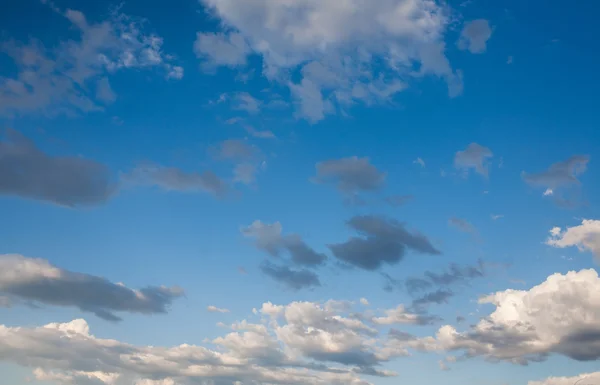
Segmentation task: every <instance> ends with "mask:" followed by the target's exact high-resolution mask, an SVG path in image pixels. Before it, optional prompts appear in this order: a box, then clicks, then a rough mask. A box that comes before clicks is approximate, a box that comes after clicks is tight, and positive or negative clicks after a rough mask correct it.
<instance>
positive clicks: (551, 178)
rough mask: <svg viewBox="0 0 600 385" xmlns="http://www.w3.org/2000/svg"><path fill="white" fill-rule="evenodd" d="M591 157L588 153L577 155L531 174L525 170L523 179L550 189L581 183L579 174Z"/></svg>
mask: <svg viewBox="0 0 600 385" xmlns="http://www.w3.org/2000/svg"><path fill="white" fill-rule="evenodd" d="M589 161H590V157H589V156H587V155H575V156H572V157H570V158H569V159H567V160H565V161H564V162H557V163H554V164H552V165H551V166H550V167H549V168H548V169H547V170H546V171H542V172H540V173H533V174H529V173H526V172H525V171H523V172H522V173H521V176H522V178H523V180H524V181H525V182H526V183H528V184H530V185H532V186H540V187H543V188H548V189H557V188H560V187H563V186H568V185H577V184H579V183H580V182H579V179H577V176H579V175H581V174H583V173H584V172H585V171H586V168H587V164H588V163H589Z"/></svg>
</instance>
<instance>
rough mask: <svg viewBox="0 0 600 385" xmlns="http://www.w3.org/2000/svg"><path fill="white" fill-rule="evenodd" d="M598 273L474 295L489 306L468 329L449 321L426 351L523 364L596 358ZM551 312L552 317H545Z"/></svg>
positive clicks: (599, 317) (599, 342)
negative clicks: (553, 356)
mask: <svg viewBox="0 0 600 385" xmlns="http://www.w3.org/2000/svg"><path fill="white" fill-rule="evenodd" d="M599 293H600V278H599V277H598V273H597V272H596V271H595V270H593V269H589V270H581V271H579V272H576V271H571V272H568V273H567V274H564V275H563V274H560V273H556V274H553V275H551V276H549V277H548V278H547V279H546V281H544V282H542V283H541V284H539V285H537V286H534V287H533V288H531V289H530V290H528V291H526V290H512V289H509V290H506V291H499V292H496V293H493V294H490V295H487V296H484V297H482V298H480V299H479V303H480V304H491V305H493V306H494V307H495V309H494V311H493V312H492V313H491V314H490V315H489V316H487V317H485V318H483V319H481V320H480V321H479V323H477V324H476V325H474V326H472V327H471V328H470V329H469V330H467V331H464V332H458V331H457V330H456V329H455V328H454V327H452V326H450V325H446V326H443V327H441V328H440V329H439V331H438V332H437V335H436V338H435V339H436V343H435V344H434V345H432V346H431V347H429V348H428V350H432V351H463V352H465V355H466V357H475V356H482V357H484V358H486V359H487V360H490V361H507V362H511V363H514V364H520V365H526V364H528V363H530V362H539V361H543V360H545V359H546V358H547V357H548V356H550V355H551V354H560V355H564V356H567V357H569V358H571V359H573V360H577V361H593V360H598V359H599V358H600V337H599V336H600V327H599V326H598V325H600V294H599ZM548 315H552V316H548Z"/></svg>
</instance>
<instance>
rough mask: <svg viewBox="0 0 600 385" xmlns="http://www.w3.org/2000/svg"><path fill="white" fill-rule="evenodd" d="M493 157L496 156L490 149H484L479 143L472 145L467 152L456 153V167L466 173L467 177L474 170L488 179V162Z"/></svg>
mask: <svg viewBox="0 0 600 385" xmlns="http://www.w3.org/2000/svg"><path fill="white" fill-rule="evenodd" d="M493 156H494V154H493V153H492V151H491V150H490V149H489V148H487V147H483V146H481V145H479V144H477V143H471V144H469V145H468V146H467V148H466V149H465V150H462V151H458V152H457V153H456V155H455V156H454V167H456V168H457V169H459V170H462V171H463V172H464V173H465V176H467V175H468V172H469V171H470V170H471V169H473V170H475V172H477V173H478V174H481V175H483V176H485V177H487V176H488V165H487V160H488V159H489V158H492V157H493Z"/></svg>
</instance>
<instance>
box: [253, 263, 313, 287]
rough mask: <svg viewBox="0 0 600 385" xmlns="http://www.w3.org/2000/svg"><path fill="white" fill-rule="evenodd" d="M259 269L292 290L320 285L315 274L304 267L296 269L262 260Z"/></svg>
mask: <svg viewBox="0 0 600 385" xmlns="http://www.w3.org/2000/svg"><path fill="white" fill-rule="evenodd" d="M260 269H261V270H262V272H263V273H264V274H266V275H268V276H269V277H271V278H273V279H274V280H276V281H278V282H281V283H283V284H284V285H286V286H287V287H289V288H291V289H293V290H300V289H306V288H310V287H315V286H321V281H320V280H319V277H318V276H317V274H315V273H314V272H312V271H309V270H306V269H300V270H296V269H291V268H289V267H287V266H277V265H274V264H272V263H270V262H263V264H262V265H261V266H260Z"/></svg>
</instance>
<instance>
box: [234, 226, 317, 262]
mask: <svg viewBox="0 0 600 385" xmlns="http://www.w3.org/2000/svg"><path fill="white" fill-rule="evenodd" d="M241 231H242V234H243V235H244V236H246V237H251V238H254V239H256V246H257V247H258V248H259V249H261V250H263V251H265V252H267V253H268V254H270V255H271V256H273V257H280V256H281V255H282V254H283V253H287V254H289V256H290V260H291V262H293V263H294V264H296V265H300V266H313V267H314V266H318V265H321V264H322V263H323V262H325V260H326V259H327V256H326V255H325V254H322V253H318V252H316V251H315V250H314V249H312V248H311V247H310V246H308V245H307V244H306V243H305V242H304V241H303V240H302V238H301V237H300V236H299V235H298V234H288V235H283V226H281V223H279V222H275V223H273V224H266V223H263V222H261V221H254V222H253V223H252V224H251V225H250V226H248V227H245V228H242V230H241Z"/></svg>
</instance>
